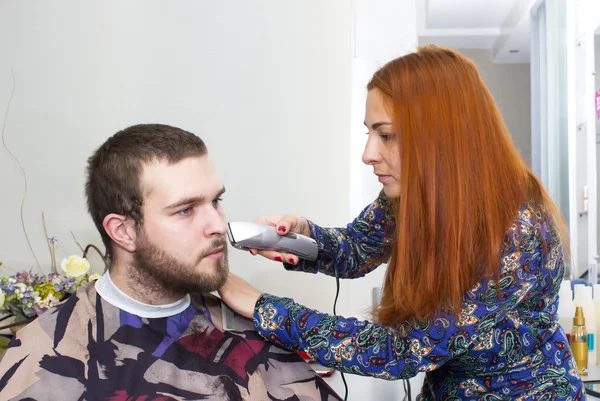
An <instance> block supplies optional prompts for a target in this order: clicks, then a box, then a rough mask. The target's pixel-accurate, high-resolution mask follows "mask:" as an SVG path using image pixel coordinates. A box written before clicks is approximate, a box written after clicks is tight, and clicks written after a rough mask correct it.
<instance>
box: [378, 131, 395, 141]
mask: <svg viewBox="0 0 600 401" xmlns="http://www.w3.org/2000/svg"><path fill="white" fill-rule="evenodd" d="M379 136H380V137H381V140H382V141H383V142H387V141H389V140H390V139H392V138H394V134H384V133H381V134H379Z"/></svg>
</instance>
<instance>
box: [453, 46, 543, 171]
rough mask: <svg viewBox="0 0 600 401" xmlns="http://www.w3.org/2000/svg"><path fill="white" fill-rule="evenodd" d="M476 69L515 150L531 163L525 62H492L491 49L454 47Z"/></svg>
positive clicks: (527, 79)
mask: <svg viewBox="0 0 600 401" xmlns="http://www.w3.org/2000/svg"><path fill="white" fill-rule="evenodd" d="M458 51H459V52H461V53H462V54H464V55H465V56H466V57H468V58H469V59H471V60H472V61H473V62H474V63H475V64H476V65H477V68H478V69H479V73H480V74H481V77H482V78H483V81H484V82H485V84H486V85H487V87H488V88H489V90H490V92H491V93H492V96H493V97H494V100H495V101H496V103H497V104H498V107H499V109H500V112H501V113H502V118H503V119H504V122H505V124H506V126H507V127H508V130H509V132H510V133H511V135H512V139H513V142H514V144H515V146H516V148H517V150H518V151H519V154H520V155H521V157H523V159H524V160H525V161H526V162H527V164H528V165H530V166H531V102H530V98H531V89H530V69H529V64H494V63H493V62H492V52H491V50H477V49H458Z"/></svg>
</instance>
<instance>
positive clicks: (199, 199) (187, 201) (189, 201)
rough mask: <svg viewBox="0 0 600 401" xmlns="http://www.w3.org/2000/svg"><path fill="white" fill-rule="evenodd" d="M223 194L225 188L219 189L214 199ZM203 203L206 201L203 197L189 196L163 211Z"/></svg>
mask: <svg viewBox="0 0 600 401" xmlns="http://www.w3.org/2000/svg"><path fill="white" fill-rule="evenodd" d="M224 193H225V187H223V188H221V190H220V191H219V192H218V193H217V196H215V199H216V198H220V197H221V196H223V194H224ZM211 200H212V199H211ZM204 201H206V197H205V196H190V197H187V198H183V199H180V200H178V201H177V202H175V203H171V204H170V205H169V206H167V207H165V209H175V208H178V207H181V206H186V205H191V204H194V203H202V202H204Z"/></svg>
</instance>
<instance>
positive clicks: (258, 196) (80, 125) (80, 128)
mask: <svg viewBox="0 0 600 401" xmlns="http://www.w3.org/2000/svg"><path fill="white" fill-rule="evenodd" d="M375 3H377V6H375ZM30 4H31V3H24V2H21V1H18V0H5V1H3V2H0V52H1V54H2V57H0V111H1V112H2V115H3V114H4V110H5V107H6V106H7V103H8V100H9V96H10V91H11V88H12V78H11V69H13V70H14V73H15V77H16V90H15V95H14V98H13V101H12V105H11V108H10V113H9V115H8V120H7V124H6V133H5V134H6V145H7V146H8V148H9V149H10V150H11V151H12V152H13V153H14V154H15V155H16V156H17V157H18V159H19V160H20V162H21V163H22V165H23V166H24V168H25V171H26V173H27V178H28V188H27V189H28V190H27V197H26V199H25V205H24V213H23V218H24V222H25V227H26V229H27V232H28V233H29V237H30V239H31V243H32V246H33V249H34V251H35V254H36V255H37V258H38V260H39V261H40V263H41V264H42V268H43V269H44V270H46V271H47V269H48V268H49V254H48V251H47V245H46V242H45V235H44V233H43V227H42V222H41V213H42V211H43V212H45V215H46V222H47V224H48V229H49V235H50V236H58V237H59V242H58V244H57V256H58V260H59V261H60V260H61V259H62V258H64V257H66V256H68V255H71V254H74V253H79V252H80V251H79V249H78V248H77V246H76V244H75V242H74V241H73V240H72V238H71V237H70V234H69V232H70V231H73V232H74V233H75V235H76V236H77V238H78V240H79V241H80V242H81V243H82V244H83V245H85V244H88V243H94V244H96V245H98V246H101V245H102V243H101V240H100V236H99V235H98V233H97V232H96V229H95V227H94V225H93V223H92V221H91V219H90V218H89V217H88V215H87V212H86V210H85V202H84V196H83V184H84V168H85V162H86V159H87V157H88V156H89V155H90V154H91V152H92V151H93V150H94V149H95V148H96V147H97V146H99V145H100V144H101V143H102V142H103V141H104V140H105V139H106V138H108V137H109V136H110V135H112V134H113V133H115V132H116V131H117V130H120V129H122V128H124V127H127V126H129V125H132V124H137V123H147V122H158V123H167V124H172V125H176V126H179V127H181V128H184V129H187V130H190V131H192V132H194V133H196V134H198V135H199V136H201V137H202V138H203V139H204V140H205V141H206V142H207V145H208V147H209V154H210V156H211V158H212V159H213V161H214V162H215V163H216V165H217V168H218V170H219V171H220V174H221V178H222V179H223V181H224V183H225V185H226V186H227V194H226V197H225V202H224V208H225V210H226V213H227V217H228V219H229V220H253V219H254V218H255V217H257V216H259V215H262V214H271V213H295V214H298V215H302V216H306V217H309V218H312V219H313V220H315V221H316V222H318V223H319V224H321V225H326V226H341V225H345V224H346V223H347V222H348V219H349V216H351V217H353V216H354V213H355V211H357V210H358V209H359V208H362V207H363V206H365V205H366V203H367V202H368V201H370V200H372V199H373V193H375V194H376V191H377V190H378V188H376V186H377V184H376V185H373V182H375V183H376V181H375V179H374V177H372V176H371V175H370V173H371V172H369V174H367V173H366V170H365V169H364V168H363V167H362V166H361V165H360V163H361V162H360V152H361V151H362V149H361V147H362V146H364V144H363V143H362V142H361V141H362V140H363V139H365V138H366V137H365V136H364V135H362V134H363V131H362V127H361V126H362V113H363V112H364V109H363V107H364V92H363V89H364V84H366V82H365V79H366V77H367V76H368V75H369V74H372V72H373V71H374V68H376V67H378V66H379V65H380V64H381V63H382V62H383V61H384V60H386V59H389V58H391V57H392V56H394V57H395V56H399V55H401V54H404V53H405V52H407V51H412V50H414V45H415V44H416V10H415V5H414V1H412V0H403V1H401V2H398V1H397V0H377V1H373V0H369V1H366V0H359V1H351V0H347V1H335V2H333V1H331V2H329V1H328V2H323V1H321V0H305V1H302V2H291V1H286V2H282V1H279V0H266V1H262V2H247V1H229V2H208V1H202V2H200V1H192V0H184V1H179V2H176V3H168V5H167V3H165V2H160V1H157V0H145V1H143V2H142V1H130V2H125V3H124V2H118V1H114V0H113V1H104V2H85V3H82V2H79V1H76V0H64V1H61V2H53V3H51V4H50V3H36V4H35V6H33V5H30ZM354 7H356V9H354ZM382 18H387V21H388V23H386V24H382V23H381V21H382ZM354 24H357V27H358V28H354V27H353V25H354ZM373 44H377V46H373ZM361 65H362V66H363V67H362V69H361V67H360V66H361ZM357 85H359V86H360V88H359V87H357ZM356 123H358V127H356ZM356 135H360V139H358V137H356ZM351 148H352V150H351ZM357 154H358V157H357ZM351 159H352V161H351ZM356 171H360V173H358V174H359V176H360V179H359V180H358V185H353V186H352V188H351V187H350V180H351V179H352V178H351V177H354V172H356ZM0 172H1V173H0V188H2V193H1V195H0V228H1V229H0V261H3V262H4V267H8V268H14V269H25V268H27V269H29V268H34V269H36V262H35V260H34V258H33V256H32V254H31V252H30V251H29V248H28V245H27V242H26V240H25V237H24V234H23V231H22V229H21V218H20V205H21V200H22V196H23V191H24V181H23V177H22V175H21V173H20V170H19V168H18V166H17V164H16V163H15V161H14V160H12V159H11V158H10V156H9V154H8V152H7V151H6V149H4V148H0ZM367 176H369V178H371V180H368V179H367ZM363 178H364V181H363ZM374 191H375V192H374ZM348 194H349V196H348ZM351 203H352V205H353V207H352V208H351V207H350V204H351ZM230 261H231V269H232V271H234V272H236V273H238V274H240V275H241V276H243V277H245V278H246V279H248V280H250V281H251V282H252V283H254V284H255V285H257V286H258V287H259V288H260V289H261V290H263V291H266V292H271V293H274V294H277V295H285V296H291V297H294V298H295V299H296V300H297V301H298V302H301V303H304V304H306V305H307V306H309V307H312V308H316V309H319V310H322V311H324V312H331V308H332V303H333V298H334V295H335V280H334V279H333V278H329V277H326V276H323V275H319V276H313V275H307V274H302V273H289V272H285V271H284V270H283V269H282V268H281V267H280V266H279V265H278V264H275V263H271V262H268V261H266V260H264V259H263V258H259V257H252V256H251V255H249V254H247V253H244V252H240V251H236V250H232V251H231V256H230ZM92 268H93V270H95V271H101V270H102V268H103V266H102V264H101V262H100V260H99V259H98V258H96V257H95V256H94V255H92ZM380 270H381V271H379V272H378V273H376V274H375V275H372V276H371V277H368V278H365V279H362V280H357V281H355V282H352V283H348V282H345V283H344V284H343V287H342V293H341V294H340V300H339V305H338V309H339V311H341V312H343V313H344V314H346V315H352V316H361V317H366V315H365V314H363V312H364V311H365V310H367V309H368V308H369V307H370V306H371V297H370V294H371V288H372V287H373V286H375V285H378V284H380V283H381V278H382V277H383V272H384V270H383V269H380ZM7 273H10V272H9V271H8V270H6V269H4V270H0V274H7ZM330 381H331V383H332V385H333V386H334V388H335V389H336V390H338V391H339V392H340V393H342V391H343V387H342V384H341V381H340V375H339V374H335V375H334V376H333V377H332V378H331V380H330ZM347 381H348V384H349V387H350V397H349V399H350V400H363V399H368V398H369V397H375V398H377V399H400V398H401V397H402V395H403V391H402V384H401V383H400V382H383V381H381V380H375V379H371V378H364V377H357V376H350V377H348V376H347ZM412 382H413V393H416V392H417V391H418V389H419V388H420V385H421V383H422V376H420V377H418V378H416V379H414V380H413V381H412Z"/></svg>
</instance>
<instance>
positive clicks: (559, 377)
mask: <svg viewBox="0 0 600 401" xmlns="http://www.w3.org/2000/svg"><path fill="white" fill-rule="evenodd" d="M388 208H389V205H388V202H387V200H386V199H385V196H384V195H383V194H381V195H380V196H379V198H378V199H377V200H376V201H375V202H374V203H373V204H371V205H370V206H368V207H367V208H365V210H364V211H363V212H362V213H361V214H360V215H359V216H358V217H357V218H356V219H355V220H354V221H353V222H352V223H351V224H349V225H348V226H347V227H346V228H343V229H331V228H322V227H319V226H317V225H315V224H313V223H312V222H311V223H310V227H311V234H312V236H313V238H315V239H316V240H317V241H318V242H319V243H320V245H321V246H323V247H326V248H328V249H329V250H330V252H329V253H328V254H326V255H325V257H324V258H323V260H320V261H317V262H316V263H309V262H306V261H304V262H303V263H302V264H299V265H298V266H292V265H286V268H287V269H289V270H298V271H305V272H313V273H316V272H322V273H325V274H330V275H331V274H334V273H333V265H334V263H336V264H337V268H338V271H339V273H340V275H341V277H345V278H355V277H361V276H363V275H364V274H366V273H368V272H369V271H371V270H373V269H374V268H376V267H377V266H378V265H379V264H380V263H381V261H382V260H385V258H386V257H387V255H389V253H390V249H391V246H392V244H393V240H392V239H391V237H392V236H393V232H394V225H393V221H392V218H391V217H390V216H389V213H388ZM564 269H565V267H564V264H563V257H562V248H561V243H560V240H559V238H558V235H557V232H556V230H555V228H554V227H553V225H552V224H550V223H549V221H548V220H547V219H546V218H545V217H544V212H543V208H542V207H541V206H539V205H535V204H533V203H528V204H525V205H523V207H522V208H521V209H520V211H519V213H518V216H517V218H516V219H515V221H514V222H513V224H512V226H511V227H510V228H509V229H508V231H507V234H506V237H505V239H504V242H503V244H502V249H501V253H500V279H499V281H498V282H496V280H495V279H494V278H493V277H491V278H486V279H483V280H482V281H481V282H480V283H478V284H477V285H476V286H475V287H473V288H472V289H471V290H470V291H468V292H467V293H466V294H465V296H464V304H463V305H462V309H461V313H460V315H459V317H458V319H457V318H455V317H454V316H452V315H449V314H445V313H438V314H437V315H436V316H434V317H432V318H431V319H429V320H427V321H423V322H417V321H414V320H413V321H407V322H405V323H404V324H402V325H401V326H399V327H388V326H383V325H379V324H376V323H372V322H368V321H360V320H357V319H355V318H344V317H339V316H333V315H329V314H326V313H320V312H318V311H315V310H311V309H308V308H306V307H304V306H302V305H299V304H297V303H295V302H294V301H293V300H292V299H290V298H279V297H276V296H273V295H270V294H263V295H261V297H260V299H259V300H258V302H257V304H256V308H255V313H254V325H255V327H256V329H257V330H258V332H259V333H260V334H261V335H262V336H263V337H264V338H266V339H269V340H271V341H273V342H275V343H277V344H279V345H281V346H283V347H285V348H287V349H289V350H293V351H297V350H304V351H306V352H307V353H308V354H309V355H311V356H312V357H313V358H315V359H316V360H317V362H319V363H321V364H323V365H325V366H330V367H334V368H336V369H338V370H341V371H343V372H348V373H352V374H357V375H365V376H373V377H376V378H381V379H385V380H396V379H404V378H410V377H414V376H415V375H416V374H417V373H419V372H426V379H425V382H424V384H423V387H422V390H421V394H420V395H419V398H418V399H420V400H485V401H492V400H493V401H495V400H548V401H550V400H580V399H584V398H585V394H584V392H583V386H582V382H581V379H580V377H579V375H578V372H577V367H576V365H575V361H574V358H573V356H572V353H571V349H570V347H569V344H568V343H567V339H566V336H565V333H564V331H563V329H562V328H561V326H560V325H559V324H558V317H557V313H556V310H557V305H558V290H559V287H560V282H561V281H562V279H563V275H564ZM497 289H499V292H500V294H501V298H500V300H499V299H498V297H497Z"/></svg>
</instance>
